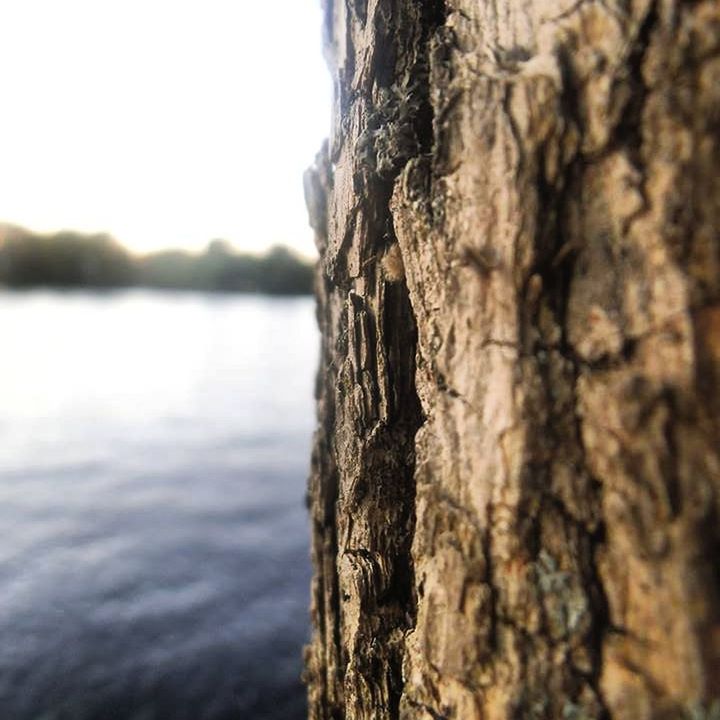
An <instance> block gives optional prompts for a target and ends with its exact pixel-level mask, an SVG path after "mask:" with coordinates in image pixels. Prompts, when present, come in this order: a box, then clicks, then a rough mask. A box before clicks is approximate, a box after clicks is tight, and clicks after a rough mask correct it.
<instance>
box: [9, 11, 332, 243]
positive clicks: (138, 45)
mask: <svg viewBox="0 0 720 720" xmlns="http://www.w3.org/2000/svg"><path fill="white" fill-rule="evenodd" d="M319 4H320V0H273V1H272V2H270V1H269V0H261V1H260V2H248V1H247V0H4V1H0V29H1V36H0V221H5V222H10V223H14V224H17V225H21V226H24V227H27V228H29V229H32V230H35V231H39V232H50V231H54V230H59V229H74V230H80V231H88V232H108V233H109V234H111V235H112V236H114V237H115V238H117V239H118V240H119V241H120V242H122V243H123V244H124V245H125V246H127V247H129V248H130V249H132V250H134V251H136V252H144V251H151V250H155V249H159V248H165V247H180V248H186V249H189V250H196V249H201V248H203V247H204V246H205V245H206V244H207V242H208V241H209V240H211V239H214V238H223V239H226V240H229V241H230V242H232V243H233V244H234V245H236V246H237V247H238V248H240V249H243V250H250V251H261V250H263V249H265V248H267V247H269V246H271V245H273V244H276V243H283V244H287V245H289V246H291V247H293V248H295V249H296V250H298V251H300V252H302V253H304V254H306V255H313V254H314V245H313V242H312V233H311V231H310V230H309V228H308V223H307V214H306V212H305V206H304V200H303V193H302V172H303V170H304V169H305V168H306V167H307V166H308V165H310V164H311V163H312V161H313V158H314V155H315V152H316V151H317V150H318V149H319V148H320V145H321V142H322V140H323V138H324V137H325V136H326V135H327V133H328V128H329V123H330V93H331V83H330V76H329V74H328V71H327V68H326V66H325V63H324V60H323V58H322V48H321V30H320V28H321V11H320V7H319Z"/></svg>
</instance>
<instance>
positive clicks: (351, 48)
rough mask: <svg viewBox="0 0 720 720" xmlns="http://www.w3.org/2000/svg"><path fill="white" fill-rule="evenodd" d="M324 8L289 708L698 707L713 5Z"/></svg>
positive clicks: (711, 464)
mask: <svg viewBox="0 0 720 720" xmlns="http://www.w3.org/2000/svg"><path fill="white" fill-rule="evenodd" d="M325 13H326V42H327V50H328V56H329V59H330V64H331V70H332V72H333V75H334V78H335V88H336V97H335V115H334V127H333V130H332V136H331V139H330V142H329V145H328V146H327V147H326V148H325V149H324V151H323V152H322V153H321V154H320V155H319V156H318V160H317V163H316V165H315V167H314V168H313V169H312V170H311V171H309V172H308V174H307V176H306V191H307V196H308V205H309V207H310V211H311V218H312V223H313V226H314V228H315V230H316V235H317V240H318V247H319V250H320V255H321V260H320V265H319V271H318V280H317V286H318V296H319V309H318V316H319V322H320V326H321V329H322V334H323V350H322V364H321V369H320V373H319V376H318V388H317V394H318V413H319V429H318V432H317V435H316V443H315V451H314V457H313V472H312V477H311V482H310V501H311V514H312V522H313V561H314V564H315V578H314V583H313V620H314V626H315V631H314V636H313V640H312V644H311V645H310V647H309V648H308V652H307V659H306V665H307V671H306V676H307V681H308V685H309V696H310V715H311V718H313V719H314V720H321V719H322V720H328V719H330V718H348V719H350V718H352V719H358V720H359V719H361V718H366V719H370V718H373V719H374V718H398V717H400V718H423V719H424V718H427V719H431V718H434V719H435V720H437V719H439V718H462V719H464V718H468V719H475V718H477V719H478V720H479V719H483V720H495V719H498V720H499V719H501V718H529V719H536V720H540V719H541V718H548V719H554V718H564V719H566V720H590V719H591V718H613V719H618V720H644V719H646V718H668V719H670V718H678V719H680V718H688V719H689V718H703V719H705V720H709V718H717V717H720V569H719V567H718V557H719V556H720V529H719V524H718V518H719V515H720V457H719V455H718V449H719V447H720V444H719V442H718V441H719V440H720V274H719V273H718V269H719V268H720V259H719V248H718V228H720V187H719V184H720V183H719V180H718V167H719V166H720V151H719V142H718V129H720V128H719V126H720V3H719V2H718V0H697V1H696V2H681V1H680V0H631V1H630V2H627V3H620V4H613V3H608V2H605V1H602V0H596V1H593V0H524V1H523V2H521V3H517V2H510V0H495V1H494V2H489V0H481V1H480V2H479V1H478V0H448V1H447V2H442V1H441V0H424V1H422V2H420V1H418V0H416V1H413V0H326V2H325Z"/></svg>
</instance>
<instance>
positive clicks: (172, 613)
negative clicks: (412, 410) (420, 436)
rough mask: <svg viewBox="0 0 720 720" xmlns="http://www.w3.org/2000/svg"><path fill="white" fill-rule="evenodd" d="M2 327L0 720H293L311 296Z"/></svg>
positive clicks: (78, 301) (11, 298)
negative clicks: (6, 719) (234, 719)
mask: <svg viewBox="0 0 720 720" xmlns="http://www.w3.org/2000/svg"><path fill="white" fill-rule="evenodd" d="M0 328H1V331H2V337H3V343H2V352H0V532H1V533H2V538H3V539H2V542H0V637H2V642H1V643H0V717H2V718H12V719H13V720H41V719H42V720H51V719H52V720H105V719H106V718H108V719H114V718H117V719H118V720H226V719H229V718H252V719H255V718H257V719H259V720H262V719H263V718H267V719H268V720H273V719H274V718H278V719H279V718H283V719H285V718H287V719H292V718H302V717H304V691H303V689H302V687H301V685H300V683H299V679H298V676H299V672H300V668H301V661H300V653H301V646H302V644H303V642H305V641H306V638H307V632H308V631H307V606H308V586H309V574H310V570H309V561H308V528H307V519H306V511H305V508H304V505H303V496H304V492H305V477H306V474H307V466H308V457H309V442H310V434H311V431H312V426H313V413H314V411H313V404H312V397H311V395H312V382H313V373H314V370H315V363H316V358H317V339H316V331H315V322H314V315H313V303H312V300H310V299H290V300H287V299H269V298H260V297H253V296H230V295H200V294H192V293H187V294H183V293H157V292H155V293H152V292H144V291H129V292H122V293H108V294H92V293H88V292H73V293H56V292H28V293H6V292H3V293H0Z"/></svg>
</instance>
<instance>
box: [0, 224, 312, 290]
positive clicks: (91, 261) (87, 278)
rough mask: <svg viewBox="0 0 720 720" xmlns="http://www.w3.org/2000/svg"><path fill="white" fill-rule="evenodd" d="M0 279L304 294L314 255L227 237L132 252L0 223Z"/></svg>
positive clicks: (14, 283)
mask: <svg viewBox="0 0 720 720" xmlns="http://www.w3.org/2000/svg"><path fill="white" fill-rule="evenodd" d="M0 286H5V287H8V288H36V287H53V288H95V289H100V288H107V289H110V288H128V287H142V288H162V289H173V290H201V291H222V292H245V293H263V294H268V295H308V294H311V293H312V291H313V266H312V263H310V262H309V261H306V260H304V259H302V258H300V257H299V256H298V255H296V254H295V253H293V252H292V251H291V250H289V249H288V248H286V247H284V246H280V245H278V246H275V247H273V248H271V249H270V250H268V251H267V252H266V253H265V254H263V255H253V254H250V253H240V252H237V251H235V250H234V249H233V248H232V246H231V245H230V243H228V242H226V241H224V240H212V241H211V242H210V243H209V244H208V245H207V247H206V249H205V250H204V251H203V252H200V253H193V252H188V251H185V250H161V251H158V252H153V253H148V254H145V255H134V254H132V253H130V252H129V251H128V250H127V249H125V248H124V247H123V246H122V245H120V243H118V242H117V241H116V240H115V239H113V238H112V237H111V236H110V235H107V234H83V233H79V232H74V231H70V230H63V231H61V232H57V233H53V234H42V233H34V232H31V231H28V230H25V229H23V228H20V227H14V226H9V225H4V226H2V227H1V228H0Z"/></svg>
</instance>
